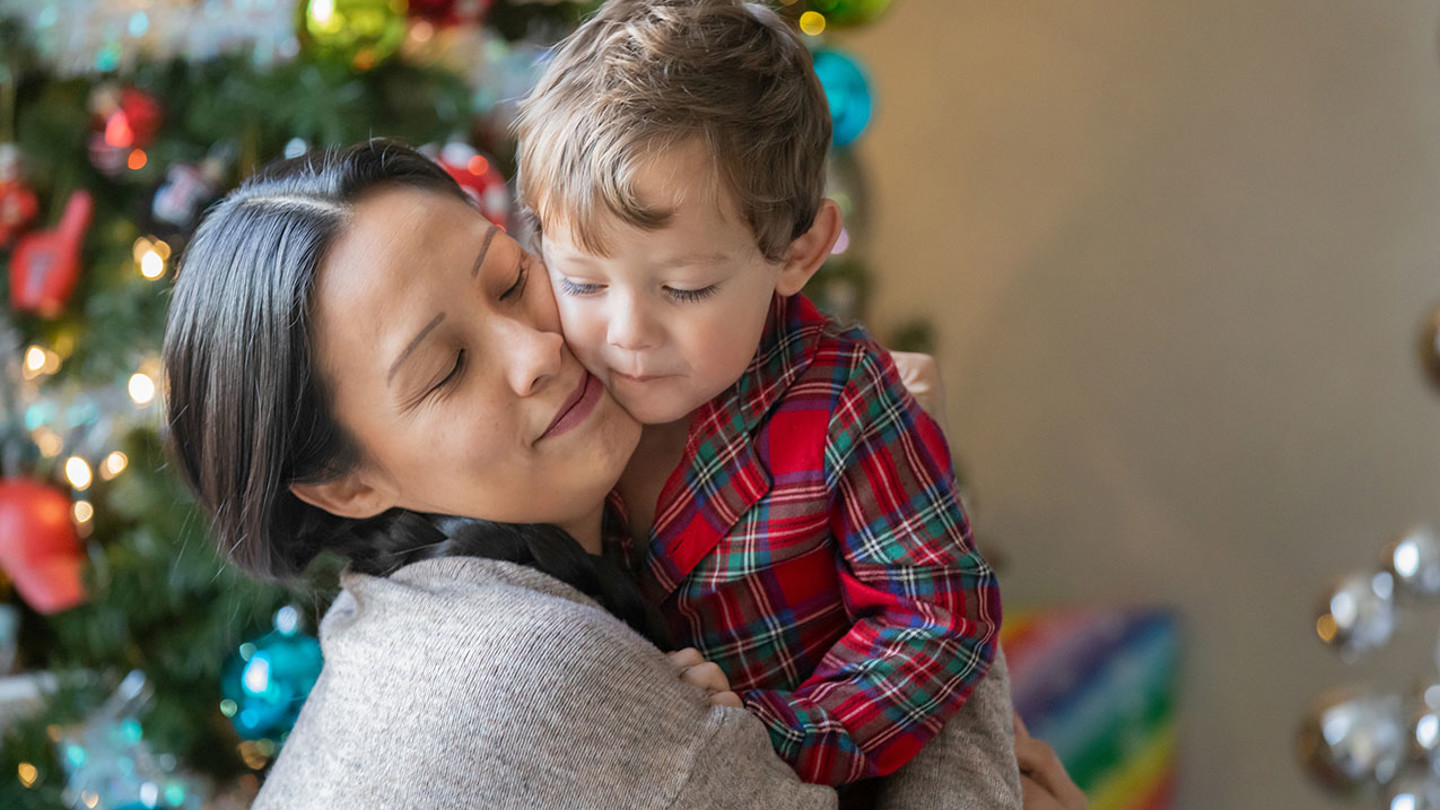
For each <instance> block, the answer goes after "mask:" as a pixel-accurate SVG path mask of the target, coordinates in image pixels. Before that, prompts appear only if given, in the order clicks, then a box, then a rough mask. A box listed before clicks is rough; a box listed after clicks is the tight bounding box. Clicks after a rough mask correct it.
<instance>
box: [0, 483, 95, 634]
mask: <svg viewBox="0 0 1440 810" xmlns="http://www.w3.org/2000/svg"><path fill="white" fill-rule="evenodd" d="M70 509H71V503H70V498H69V497H67V496H66V495H65V493H63V492H61V491H60V490H58V489H54V488H53V487H48V486H45V485H44V484H41V483H38V482H36V481H31V480H29V479H25V478H0V568H4V569H5V573H6V574H7V575H9V577H10V579H11V580H12V581H14V583H15V590H16V591H18V592H19V593H20V598H22V599H24V600H25V602H26V604H28V605H30V607H31V608H33V609H35V610H36V611H37V612H40V613H44V614H50V613H59V612H60V611H62V610H68V609H70V608H72V607H75V606H76V605H78V604H80V603H81V602H83V601H85V583H84V581H83V580H82V579H81V575H80V574H81V570H82V568H83V567H84V563H85V553H84V551H82V550H81V548H80V537H79V536H78V535H77V534H76V533H75V524H74V523H72V522H71V521H70Z"/></svg>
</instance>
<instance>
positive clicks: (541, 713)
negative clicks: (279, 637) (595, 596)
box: [255, 557, 835, 810]
mask: <svg viewBox="0 0 1440 810" xmlns="http://www.w3.org/2000/svg"><path fill="white" fill-rule="evenodd" d="M343 585H344V587H345V590H344V591H343V592H342V593H341V595H340V597H339V598H338V599H337V600H336V602H335V604H334V605H333V606H332V607H331V609H330V611H329V612H328V613H327V614H326V616H325V619H324V620H323V622H322V623H321V626H320V643H321V647H322V649H323V650H324V653H325V667H324V670H323V672H322V673H321V676H320V680H319V682H318V683H317V684H316V686H315V690H314V692H312V693H311V696H310V698H309V700H308V701H307V703H306V705H305V708H304V710H303V711H302V712H301V714H300V718H299V720H298V722H297V723H296V725H295V728H294V730H293V731H292V732H291V734H290V737H289V739H288V741H287V742H286V744H285V747H284V750H283V751H282V752H281V754H280V757H279V760H278V761H277V762H276V764H275V767H274V769H273V771H272V772H271V774H270V777H269V778H268V779H267V781H266V783H265V786H264V788H263V789H262V790H261V793H260V796H259V798H258V800H257V801H256V803H255V808H256V810H278V809H279V808H317V809H318V808H327V810H328V808H336V807H345V808H364V807H374V808H381V807H383V808H387V810H390V809H391V808H403V807H426V808H462V807H463V808H474V807H485V808H517V809H518V808H559V809H561V810H563V809H564V808H587V809H588V808H602V807H604V808H609V807H614V808H637V809H638V808H716V810H728V809H729V808H735V809H736V810H738V809H739V808H760V807H766V808H800V809H807V810H808V809H809V808H815V809H816V810H820V808H833V807H834V806H835V794H834V791H832V790H829V789H828V788H822V787H816V786H813V785H806V784H803V783H801V782H800V781H799V779H797V778H796V777H795V775H794V773H793V772H792V771H791V770H790V769H789V768H788V767H787V766H786V765H785V764H784V763H783V762H781V761H780V760H779V758H778V757H776V756H775V754H774V752H773V751H772V750H771V748H770V744H769V740H768V737H767V734H766V732H765V729H764V726H763V725H762V724H761V723H760V721H759V720H757V719H755V718H754V717H752V716H750V714H749V713H748V712H745V711H744V710H741V709H724V708H712V707H710V706H709V705H708V702H707V701H706V699H705V697H704V695H703V694H702V693H701V692H700V691H698V690H696V689H694V688H693V687H690V686H688V685H687V684H684V683H682V682H681V681H680V680H679V678H678V677H677V675H676V673H675V670H674V668H673V667H672V666H671V665H670V663H669V662H668V661H667V660H666V659H665V657H664V656H663V655H662V654H661V653H660V651H659V650H657V649H656V648H655V647H654V646H652V645H651V644H650V643H649V642H647V641H645V640H644V639H643V638H641V637H640V636H639V635H637V634H636V633H634V632H633V631H632V630H630V628H628V627H626V626H625V625H624V624H622V623H621V622H620V621H619V620H617V619H615V618H614V617H612V616H611V615H610V614H608V613H606V612H605V611H603V610H601V609H600V607H599V606H598V605H596V604H595V603H594V602H592V601H591V600H589V599H588V598H586V597H585V596H583V595H581V594H580V593H579V592H578V591H575V590H574V589H572V588H570V587H569V586H567V585H565V584H563V583H561V582H559V581H558V580H555V579H553V578H551V577H549V576H546V575H545V574H542V573H540V572H538V571H534V570H532V569H528V568H524V567H521V566H518V565H514V564H512V563H506V562H500V561H495V560H485V559H477V558H471V557H451V558H445V559H438V560H427V561H424V562H420V563H415V564H413V565H410V566H407V567H406V568H404V569H402V570H400V571H398V572H396V573H395V574H393V575H391V576H390V577H388V578H376V577H369V576H364V575H358V574H347V575H345V577H344V579H343Z"/></svg>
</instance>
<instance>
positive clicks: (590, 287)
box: [560, 276, 604, 295]
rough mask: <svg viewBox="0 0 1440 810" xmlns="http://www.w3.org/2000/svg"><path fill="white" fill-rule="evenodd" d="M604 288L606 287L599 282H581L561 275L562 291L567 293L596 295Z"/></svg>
mask: <svg viewBox="0 0 1440 810" xmlns="http://www.w3.org/2000/svg"><path fill="white" fill-rule="evenodd" d="M602 289H604V288H603V287H601V285H599V284H581V283H579V282H575V281H571V280H570V279H568V278H565V277H564V276H561V277H560V292H563V293H565V294H566V295H594V294H595V293H598V292H600V290H602Z"/></svg>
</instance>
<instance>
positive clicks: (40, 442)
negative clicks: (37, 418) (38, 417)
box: [30, 426, 65, 458]
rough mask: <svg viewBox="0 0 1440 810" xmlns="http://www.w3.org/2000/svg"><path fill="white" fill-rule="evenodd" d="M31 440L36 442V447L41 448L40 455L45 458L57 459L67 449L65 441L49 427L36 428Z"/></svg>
mask: <svg viewBox="0 0 1440 810" xmlns="http://www.w3.org/2000/svg"><path fill="white" fill-rule="evenodd" d="M30 438H31V439H34V440H35V446H36V447H38V448H40V455H41V456H43V457H45V458H55V457H56V456H58V455H60V451H61V450H64V449H65V440H64V439H62V438H60V434H58V433H56V432H55V431H53V430H51V429H50V428H47V427H43V426H42V427H38V428H36V429H35V430H34V431H33V432H31V434H30Z"/></svg>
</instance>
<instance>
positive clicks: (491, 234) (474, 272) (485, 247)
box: [470, 225, 500, 278]
mask: <svg viewBox="0 0 1440 810" xmlns="http://www.w3.org/2000/svg"><path fill="white" fill-rule="evenodd" d="M498 230H500V228H499V227H497V226H495V225H491V226H490V230H488V231H486V232H485V241H484V242H481V243H480V255H479V256H476V257H475V266H474V267H472V268H470V278H475V277H476V276H478V275H480V265H482V264H484V263H485V254H486V253H489V252H490V243H491V242H492V241H494V240H495V232H496V231H498Z"/></svg>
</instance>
